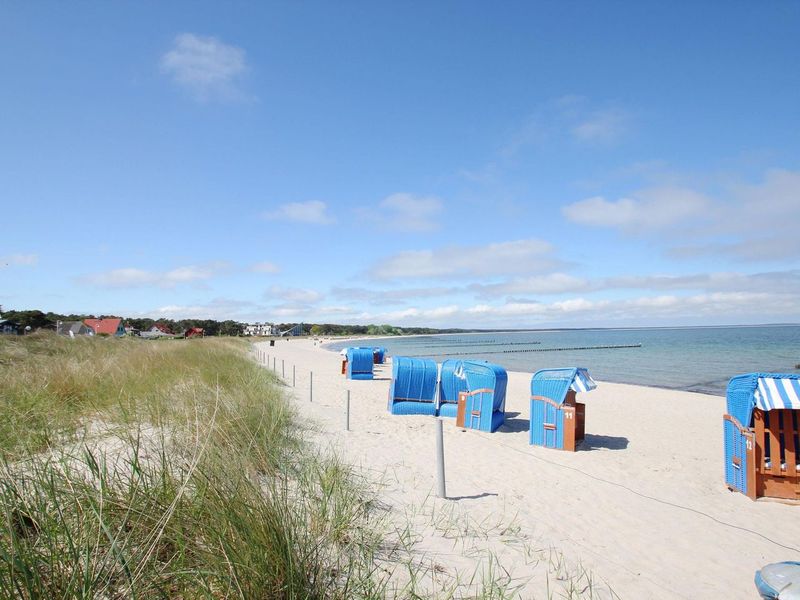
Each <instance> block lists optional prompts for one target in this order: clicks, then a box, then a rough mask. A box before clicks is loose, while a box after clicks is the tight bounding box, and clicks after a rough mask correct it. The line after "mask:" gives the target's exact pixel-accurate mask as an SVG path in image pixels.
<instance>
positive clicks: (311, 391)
mask: <svg viewBox="0 0 800 600" xmlns="http://www.w3.org/2000/svg"><path fill="white" fill-rule="evenodd" d="M308 401H309V402H313V401H314V371H311V376H310V377H309V379H308Z"/></svg>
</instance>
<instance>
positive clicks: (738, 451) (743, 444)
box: [723, 373, 800, 500]
mask: <svg viewBox="0 0 800 600" xmlns="http://www.w3.org/2000/svg"><path fill="white" fill-rule="evenodd" d="M726 400H727V409H728V412H727V414H725V415H724V416H723V428H724V436H725V483H726V485H727V486H728V488H730V489H731V490H734V491H738V492H741V493H743V494H745V495H746V496H748V497H749V498H752V499H753V500H755V499H756V498H760V497H762V496H768V497H773V498H789V499H794V500H798V499H800V439H798V434H799V433H800V429H798V414H799V413H800V375H795V374H780V373H747V374H745V375H739V376H737V377H734V378H733V379H731V380H730V382H729V383H728V391H727V396H726Z"/></svg>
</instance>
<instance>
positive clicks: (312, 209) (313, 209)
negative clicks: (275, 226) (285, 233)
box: [263, 200, 336, 225]
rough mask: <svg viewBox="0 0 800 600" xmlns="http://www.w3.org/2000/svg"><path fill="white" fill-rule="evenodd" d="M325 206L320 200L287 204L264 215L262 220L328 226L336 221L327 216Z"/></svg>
mask: <svg viewBox="0 0 800 600" xmlns="http://www.w3.org/2000/svg"><path fill="white" fill-rule="evenodd" d="M327 211H328V207H327V205H326V204H325V203H324V202H322V201H320V200H310V201H308V202H289V203H287V204H282V205H281V206H279V207H278V208H277V209H276V210H274V211H268V212H265V213H264V215H263V216H264V218H265V219H267V220H270V221H295V222H298V223H312V224H315V225H329V224H331V223H335V222H336V219H334V218H333V217H332V216H330V215H329V214H328V212H327Z"/></svg>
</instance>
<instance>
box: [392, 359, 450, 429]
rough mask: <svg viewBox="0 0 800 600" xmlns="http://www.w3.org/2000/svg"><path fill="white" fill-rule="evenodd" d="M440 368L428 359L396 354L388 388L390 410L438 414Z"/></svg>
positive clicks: (405, 413) (399, 413)
mask: <svg viewBox="0 0 800 600" xmlns="http://www.w3.org/2000/svg"><path fill="white" fill-rule="evenodd" d="M437 375H438V367H437V365H436V363H435V362H434V361H432V360H430V359H427V358H409V357H407V356H395V357H394V359H393V360H392V384H391V386H390V387H389V412H390V413H392V414H393V415H428V416H431V417H432V416H435V415H436V378H437Z"/></svg>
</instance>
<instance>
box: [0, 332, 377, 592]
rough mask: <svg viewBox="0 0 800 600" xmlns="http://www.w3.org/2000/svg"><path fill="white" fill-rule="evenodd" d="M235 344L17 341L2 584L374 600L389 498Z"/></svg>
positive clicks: (2, 351) (4, 369)
mask: <svg viewBox="0 0 800 600" xmlns="http://www.w3.org/2000/svg"><path fill="white" fill-rule="evenodd" d="M248 347H249V346H248V345H247V344H244V343H237V341H236V340H225V339H220V340H216V339H203V340H186V341H182V342H176V343H169V344H154V343H148V342H144V341H141V340H127V339H102V338H94V339H91V338H86V339H74V340H73V339H65V338H57V337H55V336H53V335H31V336H25V337H24V338H16V337H2V338H0V407H1V408H2V410H3V415H4V419H2V421H1V422H0V460H2V464H0V469H2V475H1V476H0V518H2V524H0V596H1V597H16V598H57V597H60V598H73V597H81V598H121V597H126V598H127V597H130V598H176V597H177V598H359V597H360V598H370V597H376V598H377V597H382V596H383V595H384V588H383V584H382V581H381V578H380V576H379V575H378V573H377V571H376V568H375V560H374V559H375V553H376V552H377V549H378V548H379V547H380V543H381V537H380V531H381V530H380V527H379V526H377V525H376V523H375V520H374V519H375V518H374V516H373V511H372V502H373V499H372V496H371V493H370V492H369V489H368V487H367V486H366V485H363V484H361V483H360V482H359V480H358V478H357V477H356V475H355V474H354V473H352V472H351V471H350V469H349V468H348V467H347V466H345V465H343V464H341V463H339V462H338V461H337V460H336V459H333V458H329V457H328V458H326V457H320V456H317V455H314V454H312V453H310V451H309V450H308V449H307V448H306V446H305V445H304V444H303V443H302V442H301V440H300V439H299V438H298V434H297V431H298V430H297V428H296V427H295V426H294V421H293V420H294V415H293V413H292V411H291V410H290V409H289V407H288V405H287V404H286V402H285V401H284V400H283V399H282V396H281V393H280V389H279V387H278V383H277V382H276V381H275V379H274V378H273V377H272V376H271V375H270V374H269V373H268V372H267V371H266V370H264V369H260V368H258V366H257V365H255V363H254V362H253V361H252V360H250V358H249V357H248V355H247V350H248Z"/></svg>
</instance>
